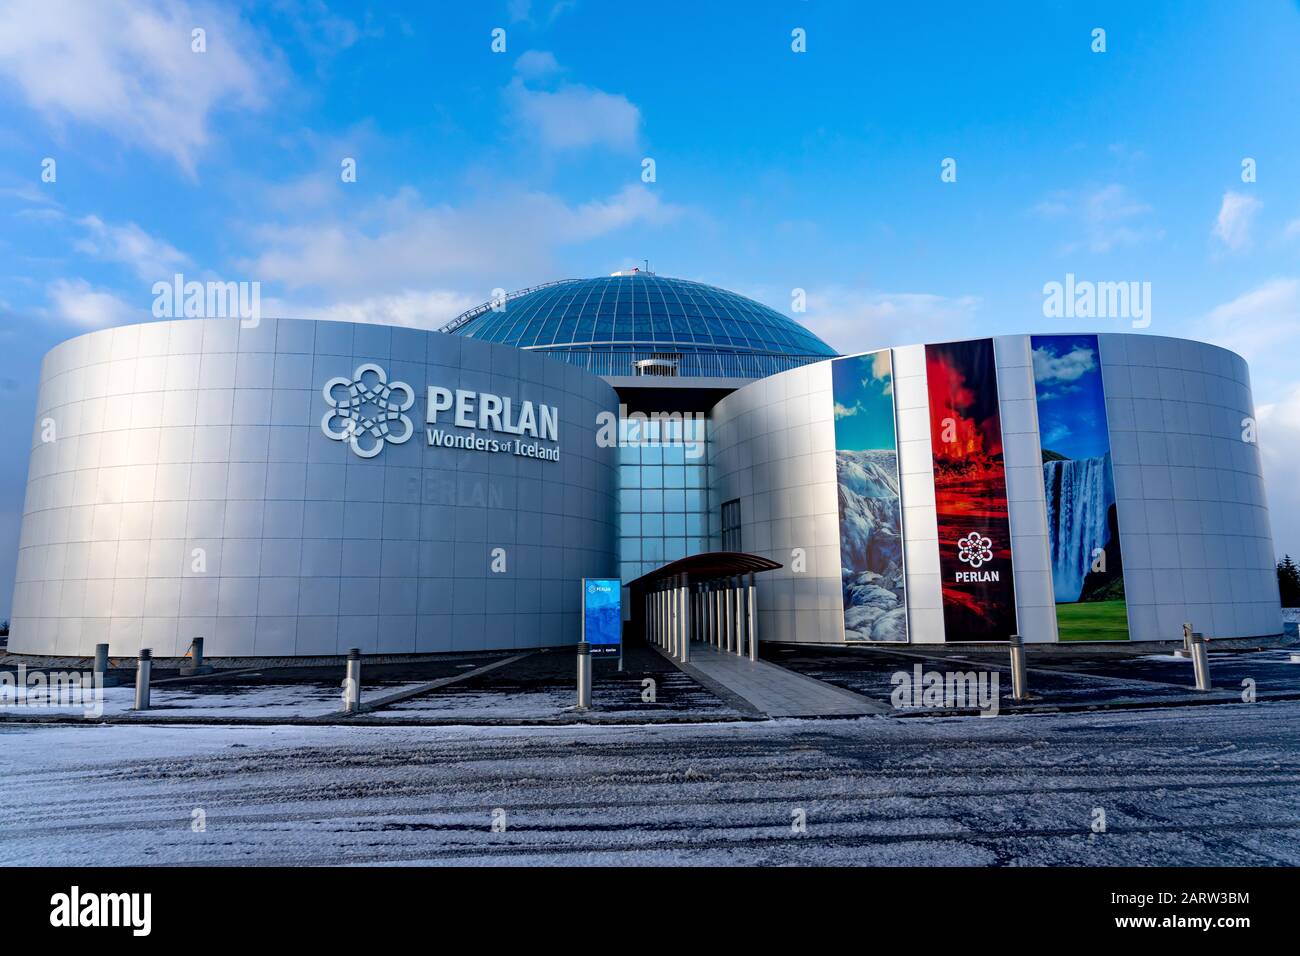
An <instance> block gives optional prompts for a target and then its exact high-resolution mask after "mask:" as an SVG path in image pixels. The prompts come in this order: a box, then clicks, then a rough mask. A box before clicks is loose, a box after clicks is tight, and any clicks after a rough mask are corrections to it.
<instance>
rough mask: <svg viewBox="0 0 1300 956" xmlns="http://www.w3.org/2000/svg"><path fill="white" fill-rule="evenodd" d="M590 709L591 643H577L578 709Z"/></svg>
mask: <svg viewBox="0 0 1300 956" xmlns="http://www.w3.org/2000/svg"><path fill="white" fill-rule="evenodd" d="M590 709H591V645H590V644H588V643H587V642H586V641H580V642H579V643H578V710H590Z"/></svg>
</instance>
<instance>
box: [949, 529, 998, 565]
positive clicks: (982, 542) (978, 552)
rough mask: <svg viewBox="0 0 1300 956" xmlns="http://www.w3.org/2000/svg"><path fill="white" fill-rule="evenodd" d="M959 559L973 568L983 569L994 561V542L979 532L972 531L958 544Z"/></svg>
mask: <svg viewBox="0 0 1300 956" xmlns="http://www.w3.org/2000/svg"><path fill="white" fill-rule="evenodd" d="M957 559H958V560H959V561H961V563H962V564H969V565H970V566H971V567H972V568H979V567H983V565H984V563H985V562H986V561H992V560H993V542H992V541H991V540H989V539H988V538H986V537H984V535H982V534H980V533H979V532H978V531H972V532H971V533H970V534H968V535H966V537H964V538H962V539H961V540H960V541H958V542H957Z"/></svg>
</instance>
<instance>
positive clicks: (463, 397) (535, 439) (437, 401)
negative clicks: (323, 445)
mask: <svg viewBox="0 0 1300 956" xmlns="http://www.w3.org/2000/svg"><path fill="white" fill-rule="evenodd" d="M321 392H322V394H323V395H324V397H325V401H326V403H327V404H328V405H329V406H330V407H329V410H328V411H327V412H326V413H325V415H324V417H323V418H321V423H320V427H321V431H322V432H324V434H325V436H326V437H327V438H330V439H333V440H334V441H341V442H347V443H348V445H349V446H350V447H351V449H352V451H353V453H354V454H356V455H357V457H359V458H374V457H375V456H376V455H378V454H379V453H380V452H381V451H383V448H384V445H386V444H387V445H402V444H405V443H406V442H407V441H408V440H409V439H410V437H411V435H412V434H414V431H415V429H414V426H413V425H412V424H411V419H410V418H409V417H408V416H407V415H406V414H405V413H406V412H407V411H408V410H410V409H411V407H412V406H413V405H414V404H415V390H414V389H413V388H412V387H411V386H410V385H407V384H406V383H405V382H389V381H388V375H387V373H386V372H385V371H384V369H383V368H382V367H380V366H379V365H376V364H374V363H373V362H367V363H365V364H363V365H359V366H358V367H357V370H356V371H355V372H354V373H353V374H352V377H351V378H347V377H344V376H339V377H337V378H332V379H330V380H329V381H328V382H326V383H325V387H324V388H323V389H322V390H321ZM443 413H449V414H448V415H447V418H449V419H450V421H449V422H445V423H444V422H440V418H441V417H442V415H443ZM425 423H426V428H425V440H426V442H427V444H429V445H430V446H432V447H436V448H461V449H466V450H469V451H483V452H490V453H497V454H508V455H515V456H517V457H520V458H535V459H538V460H541V461H559V460H560V449H559V447H558V446H555V447H552V446H551V445H550V444H548V443H558V441H559V432H560V412H559V409H558V408H556V407H555V406H554V405H544V404H541V403H536V404H534V403H533V402H531V401H527V400H525V401H522V402H519V403H516V402H515V401H514V399H511V398H509V397H503V396H500V395H494V394H492V393H490V392H475V391H472V390H470V389H463V388H458V389H450V388H443V387H441V386H437V385H430V386H429V387H428V392H427V400H426V414H425ZM443 424H449V425H451V427H453V428H456V429H467V430H469V433H468V434H465V433H458V432H453V431H448V430H446V428H444V427H441V426H442V425H443ZM479 432H488V433H489V434H487V435H482V434H478V433H479ZM492 433H495V434H492ZM496 435H506V436H509V437H505V438H498V437H496Z"/></svg>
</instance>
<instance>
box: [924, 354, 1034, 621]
mask: <svg viewBox="0 0 1300 956" xmlns="http://www.w3.org/2000/svg"><path fill="white" fill-rule="evenodd" d="M925 380H926V393H927V396H928V397H929V400H930V449H931V456H932V459H933V463H934V504H935V517H936V519H937V521H936V524H937V526H938V531H939V570H940V572H941V573H942V576H943V578H942V582H943V583H942V587H943V624H944V640H945V641H949V642H953V641H1005V640H1007V638H1009V637H1010V636H1011V635H1012V634H1014V633H1016V591H1015V581H1014V579H1013V576H1012V559H1011V523H1010V519H1009V517H1008V514H1007V486H1006V469H1005V466H1004V464H1003V460H1002V419H1001V412H1000V409H999V406H998V374H997V363H996V361H995V359H994V355H993V340H992V339H971V340H969V341H965V342H946V343H940V344H936V345H927V346H926V347H925ZM1004 572H1005V573H1004Z"/></svg>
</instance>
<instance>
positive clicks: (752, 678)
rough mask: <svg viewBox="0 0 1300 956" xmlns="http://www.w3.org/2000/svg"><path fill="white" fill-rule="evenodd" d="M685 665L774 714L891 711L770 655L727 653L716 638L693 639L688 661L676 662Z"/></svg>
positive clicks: (728, 693)
mask: <svg viewBox="0 0 1300 956" xmlns="http://www.w3.org/2000/svg"><path fill="white" fill-rule="evenodd" d="M677 666H678V667H680V668H681V669H682V670H683V671H685V672H686V673H688V674H690V675H691V676H693V677H695V678H697V679H699V680H700V681H701V683H703V684H705V685H706V686H709V687H710V689H712V690H715V691H717V690H718V689H719V688H720V689H721V690H723V691H725V693H724V694H723V695H722V696H724V697H729V698H731V699H732V700H733V701H735V700H736V699H737V698H738V699H739V701H740V702H744V703H746V704H748V705H749V708H752V709H753V710H754V711H755V712H757V713H760V714H766V715H767V716H769V717H852V716H860V715H863V714H887V713H890V708H889V707H888V706H887V705H885V704H882V703H879V702H877V701H874V700H870V699H868V698H866V697H863V696H862V695H861V694H855V693H853V692H852V691H849V690H844V689H843V688H841V687H836V686H834V685H833V684H827V683H826V682H825V681H819V680H817V679H816V678H813V677H806V676H804V675H803V674H796V673H795V672H794V671H792V670H788V669H786V668H784V667H781V666H779V665H777V664H769V663H768V662H767V661H751V660H750V659H749V658H747V657H740V656H738V655H736V654H726V653H723V652H721V651H719V650H717V649H716V648H715V647H713V646H712V645H711V644H703V643H700V642H694V643H692V644H691V660H690V663H689V664H681V663H678V664H677Z"/></svg>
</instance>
